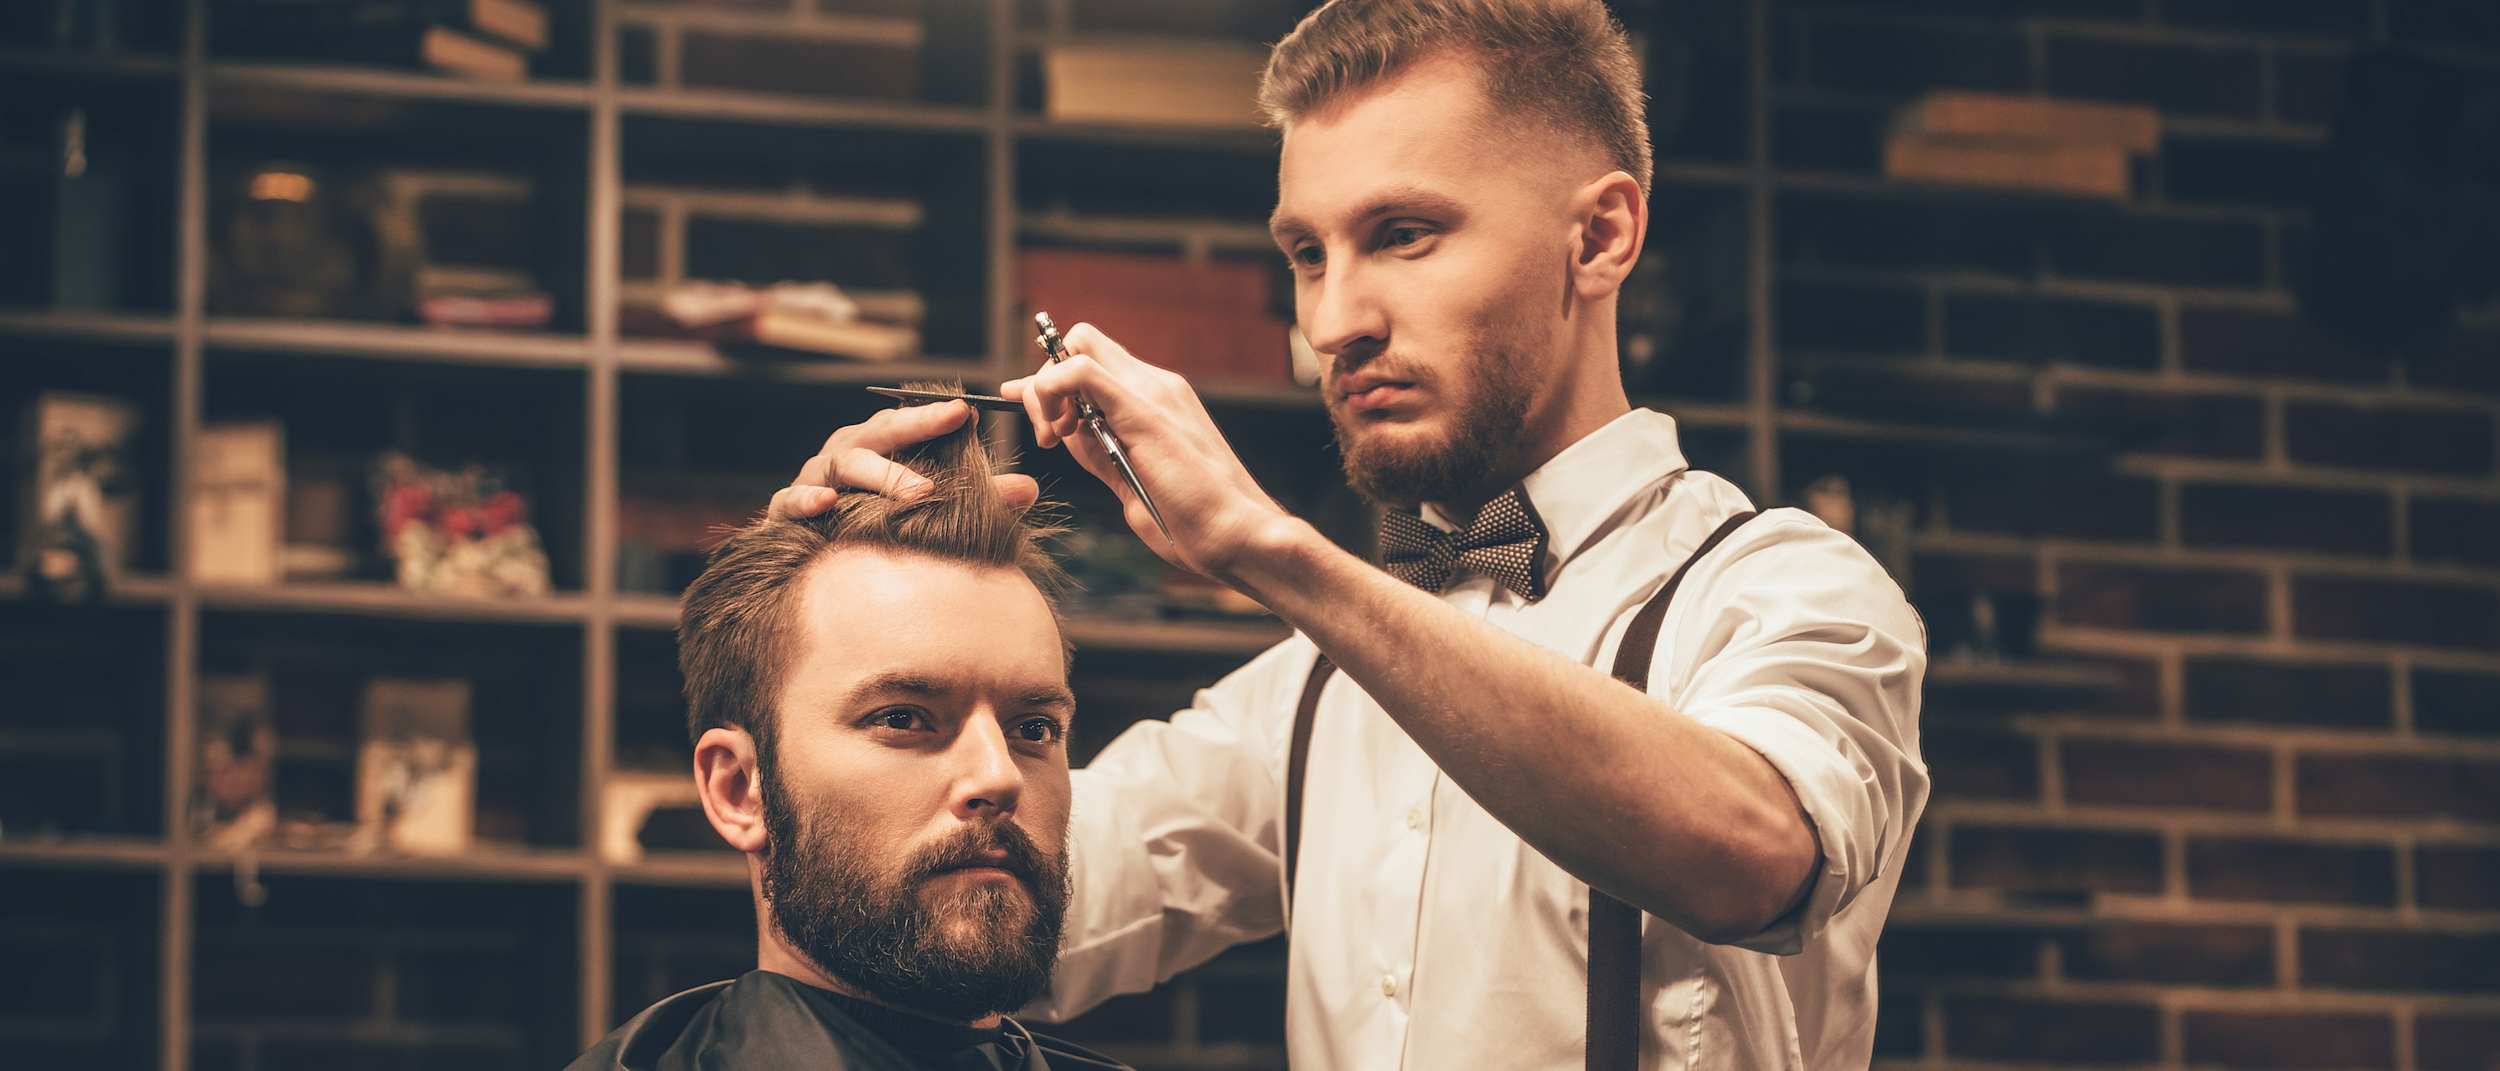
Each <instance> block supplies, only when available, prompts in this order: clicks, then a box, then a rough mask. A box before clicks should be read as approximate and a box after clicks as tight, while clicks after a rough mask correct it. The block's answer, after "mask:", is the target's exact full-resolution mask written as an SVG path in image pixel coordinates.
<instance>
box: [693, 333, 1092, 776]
mask: <svg viewBox="0 0 2500 1071" xmlns="http://www.w3.org/2000/svg"><path fill="white" fill-rule="evenodd" d="M919 386H922V387H924V388H928V389H936V390H949V391H955V390H960V388H958V387H956V386H955V385H953V384H948V383H937V384H919ZM980 424H981V422H980V420H979V419H978V418H977V417H976V418H975V419H972V420H967V421H965V422H964V428H963V430H961V431H959V432H956V433H954V434H951V435H947V436H944V437H941V438H938V439H935V440H932V441H930V442H929V443H927V444H924V445H923V446H922V447H920V448H919V449H917V450H915V451H912V452H909V453H906V454H903V455H900V456H898V457H897V458H896V460H897V461H900V462H902V463H903V464H906V465H909V466H910V467H911V469H912V470H913V471H915V472H918V473H919V474H921V475H922V476H926V477H928V478H929V480H930V482H931V483H933V484H935V485H936V486H935V487H934V488H933V489H932V490H931V492H930V493H929V494H928V495H926V496H923V497H921V498H917V499H913V500H911V501H909V502H901V501H897V500H895V499H892V498H888V497H886V496H884V495H881V494H876V493H873V492H868V491H855V490H844V491H843V492H842V494H841V496H840V497H839V498H837V499H836V500H835V501H834V505H833V508H832V509H829V510H826V511H825V512H824V513H822V514H819V515H817V516H814V517H809V518H806V519H804V520H757V521H754V522H751V523H749V524H747V525H746V526H745V527H743V528H739V529H737V530H735V531H733V532H731V533H730V534H729V536H728V538H726V539H723V540H722V541H721V542H720V544H719V545H718V546H716V547H714V548H713V550H712V555H711V560H710V562H709V563H708V564H707V565H705V566H704V569H703V575H702V576H699V577H696V578H695V581H694V583H693V585H691V586H689V587H688V588H687V589H686V594H685V597H684V599H683V600H681V603H680V609H679V613H678V623H677V668H678V670H679V671H680V672H681V673H682V674H683V675H684V677H685V682H686V735H687V738H688V739H690V740H699V739H701V738H702V736H703V733H704V731H705V730H707V729H710V728H713V727H714V726H726V727H731V728H737V729H744V730H746V732H747V734H748V735H749V736H751V737H753V738H754V739H755V742H756V750H757V752H758V754H759V756H761V757H763V758H765V759H766V761H768V762H769V759H770V755H771V746H772V739H773V735H774V721H775V718H774V697H775V696H776V695H778V694H779V693H780V690H781V681H782V673H783V672H784V670H785V669H786V668H787V667H788V666H789V664H790V661H791V658H792V657H793V655H794V654H796V647H797V642H798V633H799V630H798V629H797V628H796V627H795V625H796V622H795V621H794V620H793V617H794V605H795V603H796V601H797V599H798V596H799V591H800V585H799V583H798V581H799V578H800V577H801V576H802V575H804V574H805V573H806V571H807V569H808V567H809V566H812V565H814V564H815V563H816V562H817V561H818V560H819V559H821V558H823V557H824V556H826V555H827V554H830V553H832V552H833V551H835V550H838V549H841V548H845V547H877V548H882V549H886V550H893V551H900V552H903V553H906V554H913V555H919V556H923V557H927V558H930V559H933V560H934V562H942V563H955V564H960V565H968V566H975V567H991V566H1003V567H1010V568H1014V569H1018V570H1021V571H1022V572H1023V573H1024V575H1025V577H1026V578H1027V579H1029V580H1031V581H1032V582H1033V585H1034V586H1035V587H1036V588H1039V589H1041V592H1042V597H1043V598H1044V599H1045V600H1049V601H1051V607H1052V612H1053V613H1054V614H1055V613H1057V612H1058V606H1057V602H1056V601H1055V599H1054V596H1055V595H1057V593H1058V592H1059V591H1060V590H1061V589H1062V588H1063V587H1065V586H1066V584H1067V574H1066V572H1065V571H1063V570H1062V569H1061V568H1060V567H1059V563H1058V561H1057V560H1056V559H1054V558H1053V557H1052V556H1051V555H1050V553H1049V552H1048V551H1046V550H1044V549H1043V547H1042V541H1043V540H1046V539H1048V538H1050V537H1052V536H1055V535H1058V534H1059V533H1060V532H1061V529H1060V528H1058V527H1055V526H1053V525H1052V524H1050V523H1049V521H1048V520H1047V515H1046V514H1045V512H1044V511H1043V510H1040V509H1035V510H1029V511H1018V510H1016V509H1014V508H1011V507H1010V506H1008V505H1007V503H1006V502H1004V501H1002V500H1001V499H1000V498H999V496H998V489H997V487H996V486H995V485H994V484H993V482H992V481H991V479H990V477H991V476H992V475H993V474H994V473H995V472H996V471H997V467H998V466H997V465H996V463H995V462H993V461H992V460H991V458H990V454H989V451H988V449H987V448H985V447H984V446H983V445H982V443H981V437H980Z"/></svg>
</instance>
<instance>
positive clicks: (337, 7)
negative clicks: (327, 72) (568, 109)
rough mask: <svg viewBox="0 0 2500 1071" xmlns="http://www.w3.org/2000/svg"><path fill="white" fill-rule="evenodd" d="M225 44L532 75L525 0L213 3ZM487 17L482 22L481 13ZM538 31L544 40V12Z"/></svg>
mask: <svg viewBox="0 0 2500 1071" xmlns="http://www.w3.org/2000/svg"><path fill="white" fill-rule="evenodd" d="M212 8H213V9H214V10H213V18H214V19H215V20H216V21H215V23H214V25H213V27H212V30H211V36H212V40H214V41H216V42H217V45H218V47H219V48H220V49H221V50H229V51H232V52H235V53H238V54H244V55H258V56H268V57H273V58H279V59H291V60H305V61H312V62H329V63H369V64H378V65H384V66H396V67H410V68H420V69H422V68H432V69H434V70H438V71H443V72H446V73H450V74H459V75H465V76H468V77H472V78H481V79H489V80H494V81H519V80H522V79H524V78H527V77H528V76H529V55H528V52H527V51H525V50H527V49H531V48H535V47H537V46H533V45H530V44H529V43H528V42H527V41H526V40H513V39H512V38H509V37H506V36H504V32H505V31H515V32H518V33H520V34H522V35H523V36H524V37H528V36H531V35H532V34H533V31H532V28H531V20H530V15H531V14H532V13H533V12H531V11H529V10H527V9H531V8H536V5H535V4H531V3H527V2H526V0H361V2H358V0H229V2H226V3H220V4H216V5H212ZM481 14H483V15H484V24H482V25H481V24H480V18H479V17H480V15H481ZM534 14H536V15H537V17H538V21H537V28H536V30H535V32H534V33H535V36H536V37H537V38H539V39H540V40H542V41H543V39H544V37H545V34H546V30H545V12H544V10H543V9H541V10H537V11H535V12H534Z"/></svg>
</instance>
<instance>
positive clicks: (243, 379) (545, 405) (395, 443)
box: [195, 338, 586, 618]
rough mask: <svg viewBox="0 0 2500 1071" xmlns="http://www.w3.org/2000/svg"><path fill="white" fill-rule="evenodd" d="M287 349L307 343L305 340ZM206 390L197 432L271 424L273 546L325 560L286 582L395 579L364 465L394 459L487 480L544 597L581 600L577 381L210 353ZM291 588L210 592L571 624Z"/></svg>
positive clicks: (416, 598)
mask: <svg viewBox="0 0 2500 1071" xmlns="http://www.w3.org/2000/svg"><path fill="white" fill-rule="evenodd" d="M297 341H301V342H304V343H305V344H307V345H310V344H312V343H313V342H315V341H317V338H304V339H298V340H297ZM315 352H327V351H315ZM205 379H206V384H205V387H206V405H205V413H204V416H205V419H206V421H207V423H209V424H212V425H215V424H223V423H229V422H249V421H264V420H274V421H276V422H277V423H278V424H279V425H280V430H281V437H282V440H283V448H284V452H285V463H286V465H285V473H284V480H285V487H286V489H285V493H286V498H287V515H286V518H285V523H284V526H283V527H284V528H285V532H284V534H283V537H282V538H283V540H284V541H285V542H287V543H290V544H309V545H313V546H317V547H321V548H324V551H323V556H326V557H328V558H330V559H333V561H331V563H330V564H329V565H328V566H326V567H324V568H321V569H319V570H317V571H303V572H299V573H297V574H295V575H294V576H293V579H296V580H301V581H388V580H395V579H396V575H395V572H394V566H393V564H392V562H391V560H390V556H389V555H388V554H387V553H384V551H383V537H382V532H381V520H380V516H379V510H378V508H377V506H378V504H377V503H376V502H375V500H374V494H373V490H372V485H373V477H374V471H375V468H374V467H375V465H376V463H377V461H378V460H379V459H380V458H381V457H382V456H383V455H384V454H386V453H399V454H404V455H406V456H409V457H411V458H414V459H415V460H416V461H418V462H420V463H422V464H424V465H426V466H429V467H431V468H434V469H437V470H444V471H457V470H460V469H462V468H465V467H467V466H470V465H480V466H484V467H486V468H487V469H489V470H490V471H492V472H494V473H497V474H499V476H500V478H501V480H502V482H503V485H504V486H505V487H508V488H510V489H511V490H513V491H516V492H518V493H519V494H520V495H521V497H522V498H523V499H525V500H526V503H527V514H526V519H527V521H528V522H529V523H530V524H531V525H532V526H533V527H535V529H536V530H537V534H538V541H539V545H540V549H541V550H542V551H543V552H544V553H545V555H546V558H547V562H548V567H549V579H550V581H551V582H552V584H553V590H554V591H556V592H567V591H579V590H580V589H581V586H582V577H581V554H582V532H583V527H582V510H583V496H582V493H581V487H582V481H583V479H584V473H585V465H586V459H585V457H584V451H585V449H586V444H585V443H584V435H585V434H586V432H585V429H584V427H583V424H582V420H583V417H582V411H583V404H584V402H583V398H584V394H585V388H584V383H583V378H582V376H581V374H580V372H578V371H575V370H567V369H538V368H515V367H489V366H480V365H456V364H449V363H428V364H419V363H415V362H408V361H396V360H393V361H342V360H327V359H321V358H315V357H307V356H303V355H300V354H287V353H283V352H262V351H259V350H240V349H235V350H228V349H223V348H221V349H220V350H217V351H214V352H212V353H211V354H210V356H209V359H208V362H207V369H206V377H205ZM197 534H198V533H195V535H197ZM214 552H215V551H212V550H210V549H209V548H206V547H205V546H203V548H202V553H214ZM291 588H293V585H279V584H270V583H266V582H263V583H261V584H258V585H252V586H248V587H246V588H245V589H243V590H237V591H220V592H219V598H221V599H225V600H227V601H229V602H232V603H252V602H263V603H267V602H275V603H277V604H279V605H286V604H287V602H288V601H289V600H294V601H296V602H297V603H300V604H303V605H310V606H330V607H334V608H339V609H347V610H363V611H370V612H379V613H391V612H398V611H399V610H402V609H404V610H406V611H407V612H410V613H414V614H420V615H436V616H445V615H448V616H464V615H465V616H476V617H482V618H491V617H509V616H536V617H550V616H552V617H567V616H577V615H578V611H577V610H575V609H572V608H569V607H568V606H567V604H565V603H564V602H563V601H562V600H561V599H560V598H553V599H541V600H538V601H535V602H533V601H532V600H529V599H518V600H513V601H510V602H497V601H495V600H490V599H443V598H436V597H432V596H427V595H421V594H414V593H399V592H396V591H395V590H376V589H374V588H369V587H358V586H352V585H351V586H348V587H341V588H330V587H322V586H320V585H318V584H315V585H312V586H308V587H305V588H303V589H301V590H296V591H294V592H293V593H292V594H290V589H291Z"/></svg>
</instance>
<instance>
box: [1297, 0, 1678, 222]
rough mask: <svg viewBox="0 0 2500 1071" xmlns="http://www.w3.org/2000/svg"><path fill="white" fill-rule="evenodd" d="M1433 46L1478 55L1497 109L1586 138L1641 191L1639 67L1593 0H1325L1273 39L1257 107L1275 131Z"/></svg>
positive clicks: (1644, 159)
mask: <svg viewBox="0 0 2500 1071" xmlns="http://www.w3.org/2000/svg"><path fill="white" fill-rule="evenodd" d="M1443 51H1461V52H1469V53H1473V54H1475V55H1476V56H1478V57H1480V58H1481V59H1482V60H1483V61H1484V62H1483V63H1482V64H1481V66H1480V67H1479V69H1480V70H1482V71H1483V72H1485V79H1484V84H1485V90H1486V93H1487V95H1488V96H1489V97H1490V98H1491V100H1492V104H1493V108H1494V111H1495V112H1496V113H1497V114H1499V115H1503V116H1519V117H1525V118H1529V119H1532V120H1535V121H1539V122H1542V123H1543V124H1544V125H1546V126H1548V127H1550V128H1551V129H1553V130H1555V131H1557V132H1559V133H1562V134H1565V135H1571V136H1580V137H1586V138H1589V139H1591V140H1592V141H1593V142H1594V143H1595V144H1596V145H1597V146H1598V147H1599V148H1601V149H1603V150H1604V151H1605V153H1606V155H1607V156H1608V157H1610V158H1611V159H1612V162H1613V163H1614V166H1615V167H1616V168H1618V169H1620V170H1622V171H1623V172H1624V173H1625V174H1628V175H1630V176H1632V178H1633V180H1634V181H1636V182H1638V183H1640V185H1641V192H1642V193H1644V194H1646V193H1648V192H1649V179H1650V151H1649V120H1648V119H1647V117H1646V109H1647V97H1646V96H1645V95H1644V94H1643V93H1642V92H1641V67H1640V63H1639V61H1638V60H1637V59H1636V58H1635V57H1634V56H1633V55H1632V45H1631V41H1630V39H1629V38H1628V37H1626V36H1625V34H1624V31H1623V25H1622V24H1621V23H1619V22H1616V21H1615V19H1614V16H1612V15H1610V14H1608V13H1607V11H1606V7H1605V5H1604V4H1602V3H1600V2H1599V0H1330V2H1329V3H1328V4H1327V5H1325V6H1323V7H1321V8H1320V9H1319V10H1316V11H1313V12H1311V13H1310V14H1308V15H1305V16H1303V18H1302V23H1301V25H1298V26H1296V27H1294V29H1293V32H1292V33H1289V34H1286V35H1285V39H1284V40H1282V41H1279V42H1277V43H1276V50H1275V52H1273V53H1271V54H1270V55H1269V56H1268V60H1267V72H1266V74H1264V75H1263V76H1261V78H1260V79H1259V111H1260V113H1261V114H1262V115H1264V116H1265V117H1266V120H1267V123H1268V125H1270V126H1273V127H1278V128H1282V127H1285V126H1287V125H1289V124H1290V123H1292V122H1293V121H1294V120H1296V119H1299V118H1301V117H1302V116H1305V115H1308V114H1310V113H1311V112H1313V111H1316V110H1318V109H1320V108H1322V107H1324V106H1326V105H1327V103H1328V102H1329V101H1330V100H1333V99H1335V98H1336V97H1337V95H1338V94H1341V93H1344V92H1346V91H1348V90H1352V89H1360V88H1362V87H1364V86H1368V85H1371V84H1373V83H1375V82H1379V81H1381V80H1383V79H1386V78H1388V77H1390V76H1392V75H1395V74H1397V73H1398V72H1399V71H1402V70H1404V69H1406V68H1407V67H1408V66H1409V65H1411V64H1413V63H1415V62H1416V61H1418V60H1421V59H1423V58H1425V57H1426V56H1430V55H1434V54H1436V53H1440V52H1443Z"/></svg>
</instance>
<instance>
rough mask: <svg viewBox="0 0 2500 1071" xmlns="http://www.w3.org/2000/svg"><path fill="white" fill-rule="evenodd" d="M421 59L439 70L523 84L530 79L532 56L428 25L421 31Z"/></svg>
mask: <svg viewBox="0 0 2500 1071" xmlns="http://www.w3.org/2000/svg"><path fill="white" fill-rule="evenodd" d="M417 58H418V59H419V60H422V61H423V62H424V63H425V65H426V66H428V67H432V68H434V69H435V70H438V71H444V72H447V73H451V74H464V75H467V76H469V77H471V78H477V79H483V80H486V81H491V82H519V81H524V80H526V79H528V78H529V76H530V61H529V57H528V56H525V55H523V54H521V53H520V52H518V51H516V50H514V49H511V48H508V47H505V46H503V45H499V44H496V43H494V42H492V41H489V40H486V39H485V38H483V37H476V36H473V35H470V34H466V33H462V32H460V31H458V30H454V29H452V28H450V27H448V26H428V27H425V28H424V29H423V30H421V31H419V32H418V37H417Z"/></svg>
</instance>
